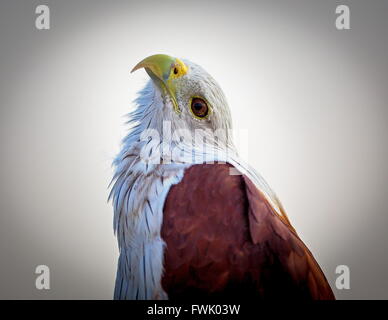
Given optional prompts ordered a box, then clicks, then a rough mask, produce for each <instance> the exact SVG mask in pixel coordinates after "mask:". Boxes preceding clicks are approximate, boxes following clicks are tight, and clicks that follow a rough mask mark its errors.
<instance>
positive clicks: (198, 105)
mask: <svg viewBox="0 0 388 320" xmlns="http://www.w3.org/2000/svg"><path fill="white" fill-rule="evenodd" d="M191 111H192V112H193V113H194V115H195V116H197V117H198V118H205V117H206V116H207V115H208V114H209V108H208V106H207V103H206V102H205V101H204V100H203V99H201V98H193V99H192V100H191Z"/></svg>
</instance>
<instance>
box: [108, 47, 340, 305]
mask: <svg viewBox="0 0 388 320" xmlns="http://www.w3.org/2000/svg"><path fill="white" fill-rule="evenodd" d="M140 68H144V69H145V71H146V72H147V73H148V75H149V77H150V80H149V82H148V83H147V84H146V86H145V88H144V89H143V90H141V91H140V92H139V95H138V98H137V99H136V100H135V104H136V107H135V109H134V110H133V111H132V112H131V113H130V114H129V115H130V120H129V123H130V125H131V127H130V131H129V134H128V135H127V136H126V137H125V138H124V140H123V144H122V149H121V151H120V152H119V154H118V155H117V157H116V158H115V160H114V166H115V173H114V177H113V180H112V185H113V186H112V188H111V193H110V198H111V199H112V202H113V207H114V223H113V224H114V230H115V234H116V235H117V239H118V245H119V251H120V256H119V260H118V267H117V276H116V284H115V291H114V298H115V299H140V300H144V299H180V300H187V299H190V298H198V297H200V298H209V299H211V298H233V297H234V298H243V297H246V298H249V299H302V300H314V299H334V295H333V292H332V290H331V288H330V285H329V284H328V282H327V280H326V278H325V275H324V274H323V272H322V270H321V268H320V267H319V265H318V263H317V262H316V260H315V259H314V257H313V255H312V254H311V252H310V251H309V249H308V248H307V247H306V245H305V244H304V243H303V242H302V240H301V239H300V238H299V236H298V234H297V233H296V231H295V229H294V228H293V226H292V225H291V223H290V221H289V219H288V217H287V215H286V213H285V211H284V209H283V207H282V205H281V203H280V201H279V200H278V198H277V197H276V195H275V193H274V192H273V191H272V190H271V189H270V187H269V186H268V185H267V184H266V182H265V181H264V180H263V178H262V177H261V176H260V175H259V174H258V173H256V171H255V170H254V169H252V168H251V167H250V166H249V165H248V164H246V163H245V162H244V161H242V160H241V158H240V157H239V156H238V154H237V151H236V148H235V147H234V144H233V141H232V137H231V128H232V124H231V123H232V121H231V120H232V119H231V114H230V111H229V107H228V104H227V101H226V99H225V96H224V93H223V92H222V90H221V88H220V87H219V85H218V84H217V82H216V81H215V80H214V79H213V78H212V77H211V76H210V75H209V74H208V73H207V72H206V71H205V70H204V69H203V68H202V67H200V66H199V65H197V64H195V63H192V62H190V61H187V60H181V59H179V58H175V57H171V56H169V55H163V54H157V55H153V56H150V57H147V58H145V59H144V60H142V61H141V62H139V63H138V64H137V65H136V66H135V67H134V69H133V70H132V71H135V70H137V69H140ZM240 108H243V106H240Z"/></svg>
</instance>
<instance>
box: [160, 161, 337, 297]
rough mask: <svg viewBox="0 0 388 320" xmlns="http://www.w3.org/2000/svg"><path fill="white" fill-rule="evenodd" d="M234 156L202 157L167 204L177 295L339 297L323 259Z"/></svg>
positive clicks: (166, 232)
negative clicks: (237, 171)
mask: <svg viewBox="0 0 388 320" xmlns="http://www.w3.org/2000/svg"><path fill="white" fill-rule="evenodd" d="M229 168H230V165H228V164H213V165H212V164H203V165H194V166H192V167H190V168H189V169H187V170H186V172H185V176H184V178H183V179H182V181H181V182H180V183H179V184H177V185H175V186H173V187H172V188H171V190H170V192H169V194H168V196H167V199H166V202H165V206H164V217H163V225H162V238H163V239H164V241H165V242H166V250H165V261H164V268H165V272H164V276H163V279H162V285H163V288H164V289H165V290H166V292H167V293H168V295H169V298H170V299H187V298H190V297H202V298H204V297H239V298H243V297H244V298H249V299H267V298H286V299H333V298H334V296H333V293H332V291H331V289H330V286H329V284H328V283H327V281H326V278H325V276H324V275H323V273H322V271H321V269H320V268H319V266H318V264H317V263H316V261H315V260H314V258H313V257H312V255H311V253H310V252H309V250H308V249H307V248H306V246H305V245H304V244H303V242H302V241H301V240H300V239H299V238H298V236H297V235H296V233H295V232H294V229H293V228H292V227H291V225H290V224H289V222H288V219H282V218H281V217H279V215H278V214H277V213H276V212H275V211H274V210H273V209H272V207H271V205H270V204H269V203H268V201H267V200H266V198H265V197H264V196H263V195H262V194H261V193H260V191H259V190H257V188H256V187H255V186H254V185H253V184H252V182H251V181H250V180H249V179H248V178H246V177H243V176H238V175H229Z"/></svg>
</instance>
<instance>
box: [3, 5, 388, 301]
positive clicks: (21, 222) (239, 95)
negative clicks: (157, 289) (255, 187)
mask: <svg viewBox="0 0 388 320" xmlns="http://www.w3.org/2000/svg"><path fill="white" fill-rule="evenodd" d="M38 4H48V5H49V6H50V9H51V29H50V30H48V31H38V30H36V29H35V16H36V15H35V13H34V11H35V7H36V6H37V5H38ZM338 4H347V5H349V6H350V10H351V30H348V31H338V30H336V28H335V24H334V22H335V17H336V16H335V8H336V5H338ZM387 17H388V1H345V0H344V1H340V2H338V1H319V2H318V1H314V2H313V1H307V0H306V1H276V3H275V1H255V2H247V1H223V2H218V1H195V2H194V1H192V2H187V1H148V0H142V1H139V2H137V3H134V2H130V1H106V2H102V1H77V2H76V1H11V0H7V1H4V0H2V1H1V3H0V77H1V80H0V146H1V166H0V214H1V215H0V298H3V299H13V298H22V299H26V298H34V299H47V298H51V299H71V298H73V299H91V298H93V299H94V298H95V299H110V298H111V297H112V292H113V286H114V278H115V271H116V261H117V256H118V250H117V245H116V241H115V238H114V236H113V231H112V209H111V205H110V204H107V202H106V199H107V194H108V190H107V185H108V183H109V181H110V177H111V174H112V169H111V166H110V165H111V161H112V159H113V157H114V155H115V154H116V153H117V152H118V150H119V143H120V140H121V138H122V137H123V136H124V134H125V132H126V131H125V126H124V120H125V118H124V117H123V115H124V114H126V113H127V112H128V110H129V108H130V105H131V104H130V102H131V100H132V99H133V98H134V96H135V93H136V91H137V90H138V89H140V87H141V86H142V84H143V83H144V82H145V80H146V79H147V76H146V74H145V73H144V72H138V73H136V74H134V75H131V76H130V75H129V70H130V68H131V67H132V66H133V65H134V64H135V63H137V62H138V61H139V60H140V59H142V58H144V57H145V56H148V55H150V54H154V53H168V54H172V55H175V56H179V57H183V58H188V59H190V60H192V61H195V62H197V63H198V64H201V65H202V66H203V67H204V68H205V69H207V70H208V71H209V72H210V73H211V74H212V75H213V76H214V77H215V78H216V79H217V80H218V82H219V83H220V85H221V86H222V88H223V89H224V91H225V93H226V96H227V98H228V100H229V103H230V106H231V110H232V116H233V121H234V125H235V127H236V128H243V129H246V130H249V148H250V149H249V161H250V163H251V164H252V165H253V166H254V167H255V168H256V169H257V170H259V171H260V172H261V173H262V174H263V176H264V177H265V178H266V179H267V180H268V182H269V183H270V185H271V186H272V187H273V188H274V190H275V191H276V192H277V193H278V195H279V197H280V198H281V199H282V201H283V203H284V206H285V208H286V210H287V211H288V214H289V216H290V219H291V221H292V222H293V223H294V225H295V227H296V229H297V230H298V232H299V234H300V236H301V237H302V239H303V240H304V241H305V242H306V244H307V245H308V246H309V248H310V249H311V250H312V252H313V253H314V255H315V257H316V258H317V260H318V262H319V263H320V264H321V266H322V268H323V270H324V271H325V273H326V275H327V278H328V279H329V281H330V283H331V285H332V287H333V288H335V287H334V281H335V276H336V275H335V272H334V270H335V267H336V266H337V265H340V264H346V265H348V266H349V267H350V271H351V283H350V284H351V289H350V290H342V291H339V290H336V289H335V293H336V296H337V297H338V298H340V299H360V298H366V299H369V298H379V299H382V298H388V293H387V289H388V278H387V277H386V271H387V267H388V257H387V249H388V241H387V237H388V236H387V234H386V228H387V226H388V215H387V211H388V210H387V199H388V179H387V175H388V170H387V162H388V144H387V139H386V138H387V134H388V126H387V120H388V105H387V101H388V90H387V89H388V88H387V83H388V61H387V52H388V40H387V37H388V36H387V35H388V18H387ZM39 264H46V265H48V266H49V267H50V269H51V289H50V290H48V291H44V290H43V291H38V290H36V289H35V285H34V284H35V277H36V276H35V274H34V270H35V267H36V266H37V265H39Z"/></svg>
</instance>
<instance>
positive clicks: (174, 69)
mask: <svg viewBox="0 0 388 320" xmlns="http://www.w3.org/2000/svg"><path fill="white" fill-rule="evenodd" d="M140 68H144V69H145V70H146V72H147V73H148V75H149V76H150V78H151V79H152V80H153V81H154V83H155V84H156V85H157V86H158V87H159V88H160V89H161V90H162V92H163V93H164V94H166V93H167V94H168V95H169V96H170V97H171V101H172V103H173V105H174V110H175V112H177V113H180V112H181V110H180V109H179V105H178V102H177V100H176V96H175V94H176V86H175V82H174V81H173V80H175V79H177V78H180V77H182V76H184V75H185V74H186V73H187V70H188V69H187V66H186V65H185V64H184V63H183V62H182V61H181V60H180V59H178V58H174V57H171V56H168V55H166V54H155V55H153V56H149V57H147V58H145V59H143V60H142V61H140V62H139V63H138V64H137V65H136V66H135V67H134V68H133V69H132V71H131V73H132V72H134V71H136V70H138V69H140Z"/></svg>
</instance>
